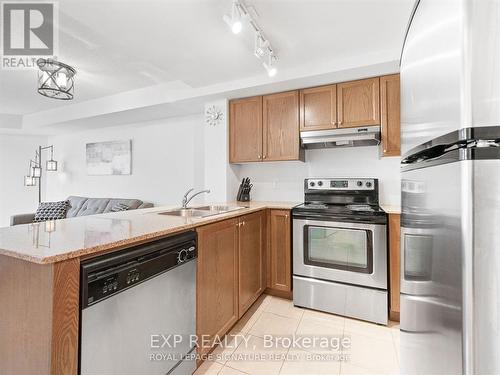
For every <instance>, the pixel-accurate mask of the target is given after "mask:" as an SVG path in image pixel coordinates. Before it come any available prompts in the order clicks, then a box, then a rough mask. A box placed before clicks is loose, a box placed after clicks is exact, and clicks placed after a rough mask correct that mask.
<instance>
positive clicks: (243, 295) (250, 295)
mask: <svg viewBox="0 0 500 375" xmlns="http://www.w3.org/2000/svg"><path fill="white" fill-rule="evenodd" d="M239 229H240V233H239V284H238V285H239V317H240V318H241V317H242V316H243V314H244V313H245V312H246V311H247V310H248V308H249V307H250V306H251V305H252V304H253V303H254V302H255V300H256V299H257V298H258V297H259V296H260V295H261V294H262V291H263V290H264V272H263V261H264V259H263V256H264V246H265V213H264V212H263V211H261V212H256V213H254V214H250V215H246V216H243V217H242V218H241V219H240V223H239Z"/></svg>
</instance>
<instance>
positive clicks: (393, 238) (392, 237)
mask: <svg viewBox="0 0 500 375" xmlns="http://www.w3.org/2000/svg"><path fill="white" fill-rule="evenodd" d="M400 219H401V215H399V214H389V288H390V290H389V292H390V296H389V306H390V308H389V310H390V311H389V318H390V319H391V320H399V299H400V296H399V292H400V269H401V265H400V261H401V254H400V251H401V247H400V244H401V234H400V229H401V227H400Z"/></svg>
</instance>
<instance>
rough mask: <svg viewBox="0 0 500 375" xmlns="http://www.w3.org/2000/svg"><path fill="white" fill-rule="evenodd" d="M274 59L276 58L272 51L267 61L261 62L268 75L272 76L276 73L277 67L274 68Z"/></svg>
mask: <svg viewBox="0 0 500 375" xmlns="http://www.w3.org/2000/svg"><path fill="white" fill-rule="evenodd" d="M276 60H277V58H276V56H274V54H273V53H269V58H268V60H267V63H265V62H264V63H262V65H263V66H264V68H265V69H266V71H267V75H268V76H269V77H274V76H275V75H276V73H278V69H277V68H276Z"/></svg>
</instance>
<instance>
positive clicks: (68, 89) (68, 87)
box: [36, 59, 76, 100]
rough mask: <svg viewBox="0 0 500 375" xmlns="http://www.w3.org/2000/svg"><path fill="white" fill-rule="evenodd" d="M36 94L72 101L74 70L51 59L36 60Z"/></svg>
mask: <svg viewBox="0 0 500 375" xmlns="http://www.w3.org/2000/svg"><path fill="white" fill-rule="evenodd" d="M36 63H37V65H38V93H39V94H41V95H43V96H46V97H48V98H52V99H60V100H71V99H73V94H74V89H75V82H74V76H75V74H76V70H75V69H74V68H72V67H71V66H69V65H66V64H64V63H62V62H59V61H56V60H52V59H38V60H37V62H36Z"/></svg>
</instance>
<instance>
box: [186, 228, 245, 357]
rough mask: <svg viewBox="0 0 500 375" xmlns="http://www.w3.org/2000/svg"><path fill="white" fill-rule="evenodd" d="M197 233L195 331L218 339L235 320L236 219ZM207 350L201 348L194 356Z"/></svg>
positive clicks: (201, 229) (198, 230)
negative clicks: (216, 336)
mask: <svg viewBox="0 0 500 375" xmlns="http://www.w3.org/2000/svg"><path fill="white" fill-rule="evenodd" d="M197 232H198V268H197V279H196V286H197V289H196V331H197V334H198V337H200V338H201V337H202V335H209V336H210V337H211V338H213V337H214V336H215V335H218V336H220V337H222V335H224V334H226V333H227V331H228V330H229V329H230V328H231V327H232V326H233V324H234V323H236V321H237V320H238V220H237V219H230V220H225V221H221V222H218V223H215V224H211V225H207V226H203V227H200V228H198V229H197ZM209 336H205V337H209ZM208 351H210V348H209V347H201V348H199V351H198V353H201V354H204V353H207V352H208Z"/></svg>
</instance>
